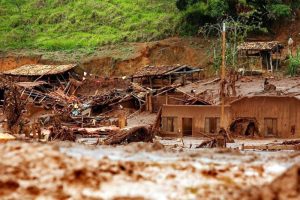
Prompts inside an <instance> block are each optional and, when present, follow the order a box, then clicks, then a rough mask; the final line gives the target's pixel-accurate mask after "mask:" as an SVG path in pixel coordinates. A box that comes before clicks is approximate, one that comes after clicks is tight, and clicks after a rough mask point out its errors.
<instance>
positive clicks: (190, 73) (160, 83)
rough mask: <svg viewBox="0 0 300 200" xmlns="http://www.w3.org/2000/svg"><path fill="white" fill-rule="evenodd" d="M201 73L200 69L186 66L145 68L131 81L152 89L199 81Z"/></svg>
mask: <svg viewBox="0 0 300 200" xmlns="http://www.w3.org/2000/svg"><path fill="white" fill-rule="evenodd" d="M201 71H203V70H202V69H200V68H196V67H191V66H188V65H175V66H145V67H144V68H142V69H140V70H138V71H137V72H136V73H135V74H134V75H133V76H132V77H131V81H132V82H138V83H139V84H140V85H142V86H144V87H149V88H153V89H157V88H161V87H164V86H168V85H172V84H174V83H177V84H178V83H179V84H182V85H186V84H187V83H188V82H194V81H198V80H200V79H201Z"/></svg>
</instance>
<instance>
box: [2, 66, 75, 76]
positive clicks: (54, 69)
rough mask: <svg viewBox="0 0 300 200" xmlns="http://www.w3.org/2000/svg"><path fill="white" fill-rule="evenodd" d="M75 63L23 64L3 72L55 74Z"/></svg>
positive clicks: (13, 73)
mask: <svg viewBox="0 0 300 200" xmlns="http://www.w3.org/2000/svg"><path fill="white" fill-rule="evenodd" d="M76 66H77V65H76V64H69V65H23V66H21V67H19V68H16V69H12V70H8V71H5V72H3V74H5V75H14V76H42V75H55V74H61V73H64V72H66V71H69V70H71V69H73V68H74V67H76Z"/></svg>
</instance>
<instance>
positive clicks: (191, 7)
mask: <svg viewBox="0 0 300 200" xmlns="http://www.w3.org/2000/svg"><path fill="white" fill-rule="evenodd" d="M176 6H177V8H178V9H179V10H181V11H182V12H183V22H184V23H183V24H185V27H189V28H191V27H193V28H195V29H197V28H199V27H200V26H203V25H204V24H205V23H210V24H214V23H216V22H217V21H220V20H223V19H224V18H227V17H231V18H233V19H235V20H237V19H241V18H243V22H244V23H246V24H248V25H250V26H251V25H255V26H257V27H260V28H262V27H263V28H266V29H267V30H270V28H271V27H272V24H274V22H277V21H278V20H282V19H286V18H289V17H291V15H292V10H293V9H297V8H299V7H300V0H290V1H288V0H286V1H284V0H177V1H176ZM187 32H191V31H187Z"/></svg>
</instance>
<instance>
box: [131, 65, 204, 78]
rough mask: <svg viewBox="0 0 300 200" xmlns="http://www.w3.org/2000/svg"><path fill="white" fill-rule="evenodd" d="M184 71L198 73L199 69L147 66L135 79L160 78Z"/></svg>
mask: <svg viewBox="0 0 300 200" xmlns="http://www.w3.org/2000/svg"><path fill="white" fill-rule="evenodd" d="M183 69H188V72H198V71H200V69H199V68H195V67H191V66H188V65H175V66H164V65H163V66H145V67H144V68H142V69H140V70H139V71H137V72H136V73H135V74H134V75H133V77H134V78H137V77H143V76H160V75H168V74H171V73H174V72H178V71H180V70H183Z"/></svg>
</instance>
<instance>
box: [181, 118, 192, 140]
mask: <svg viewBox="0 0 300 200" xmlns="http://www.w3.org/2000/svg"><path fill="white" fill-rule="evenodd" d="M182 134H183V136H192V135H193V118H182Z"/></svg>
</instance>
